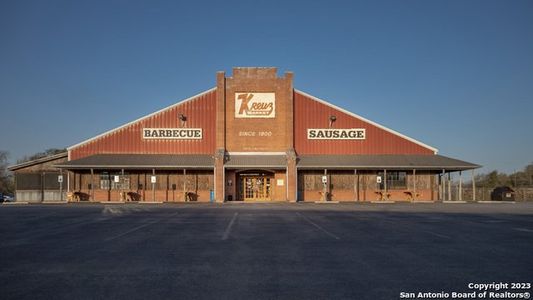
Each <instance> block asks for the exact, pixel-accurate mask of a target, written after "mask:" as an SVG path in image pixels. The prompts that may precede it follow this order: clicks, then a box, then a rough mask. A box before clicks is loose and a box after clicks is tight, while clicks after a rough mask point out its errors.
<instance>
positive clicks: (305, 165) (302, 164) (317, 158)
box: [297, 155, 481, 171]
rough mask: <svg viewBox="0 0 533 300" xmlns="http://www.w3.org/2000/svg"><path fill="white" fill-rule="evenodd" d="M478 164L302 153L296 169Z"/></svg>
mask: <svg viewBox="0 0 533 300" xmlns="http://www.w3.org/2000/svg"><path fill="white" fill-rule="evenodd" d="M480 167H481V166H480V165H476V164H472V163H469V162H465V161H461V160H458V159H454V158H449V157H446V156H442V155H302V156H300V157H299V159H298V164H297V168H298V169H308V170H310V169H345V170H348V169H359V170H383V169H391V170H413V169H416V170H434V171H442V170H445V171H464V170H471V169H477V168H480Z"/></svg>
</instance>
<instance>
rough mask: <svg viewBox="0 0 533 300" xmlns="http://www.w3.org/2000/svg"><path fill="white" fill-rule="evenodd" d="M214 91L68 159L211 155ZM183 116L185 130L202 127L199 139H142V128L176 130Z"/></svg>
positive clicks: (81, 148)
mask: <svg viewBox="0 0 533 300" xmlns="http://www.w3.org/2000/svg"><path fill="white" fill-rule="evenodd" d="M215 111H216V89H215V90H212V91H211V92H209V93H207V94H203V95H201V96H198V97H197V98H194V99H191V100H189V101H186V102H184V103H183V104H181V105H177V106H173V107H170V108H169V109H168V110H165V111H162V112H160V113H158V114H156V115H154V116H151V117H149V118H147V119H144V120H140V121H139V122H136V123H133V124H131V125H129V126H127V127H125V128H121V129H119V130H116V131H112V132H110V133H109V134H107V135H104V136H102V137H100V138H98V139H95V140H93V141H90V142H88V143H86V144H82V145H80V146H78V147H76V148H73V149H71V153H70V159H71V160H74V159H79V158H82V157H86V156H90V155H94V154H101V153H139V154H175V153H180V154H211V153H214V152H215V137H216V136H215V133H216V132H215V119H216V114H215ZM180 113H181V114H184V115H185V116H187V122H186V127H187V128H203V139H201V140H144V139H142V136H141V130H142V128H145V127H146V128H178V127H181V126H180V120H178V114H180Z"/></svg>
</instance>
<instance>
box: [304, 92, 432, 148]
mask: <svg viewBox="0 0 533 300" xmlns="http://www.w3.org/2000/svg"><path fill="white" fill-rule="evenodd" d="M294 91H295V92H296V93H299V94H301V95H303V96H306V97H308V98H310V99H313V100H315V101H317V102H320V103H322V104H324V105H326V106H329V107H331V108H333V109H335V110H338V111H341V112H343V113H345V114H347V115H349V116H352V117H354V118H357V119H359V120H361V121H363V122H366V123H369V124H371V125H373V126H375V127H378V128H380V129H382V130H385V131H387V132H390V133H392V134H394V135H396V136H399V137H401V138H403V139H406V140H408V141H410V142H413V143H415V144H417V145H420V146H422V147H424V148H427V149H429V150H431V151H433V153H435V154H437V152H438V151H439V150H438V149H437V148H434V147H431V146H429V145H427V144H424V143H422V142H420V141H417V140H415V139H413V138H411V137H408V136H406V135H403V134H401V133H399V132H397V131H394V130H392V129H390V128H387V127H385V126H383V125H381V124H378V123H376V122H373V121H370V120H368V119H366V118H364V117H361V116H360V115H357V114H355V113H353V112H350V111H347V110H345V109H343V108H341V107H338V106H336V105H334V104H331V103H329V102H327V101H325V100H323V99H320V98H317V97H315V96H313V95H310V94H307V93H305V92H302V91H300V90H297V89H294Z"/></svg>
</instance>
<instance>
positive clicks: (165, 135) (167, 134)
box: [142, 128, 203, 140]
mask: <svg viewBox="0 0 533 300" xmlns="http://www.w3.org/2000/svg"><path fill="white" fill-rule="evenodd" d="M202 137H203V135H202V128H143V131H142V138H143V139H150V140H156V139H159V140H201V139H202Z"/></svg>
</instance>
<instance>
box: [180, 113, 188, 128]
mask: <svg viewBox="0 0 533 300" xmlns="http://www.w3.org/2000/svg"><path fill="white" fill-rule="evenodd" d="M178 119H179V120H180V121H181V127H183V125H184V124H185V121H187V116H186V115H184V114H179V115H178Z"/></svg>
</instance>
